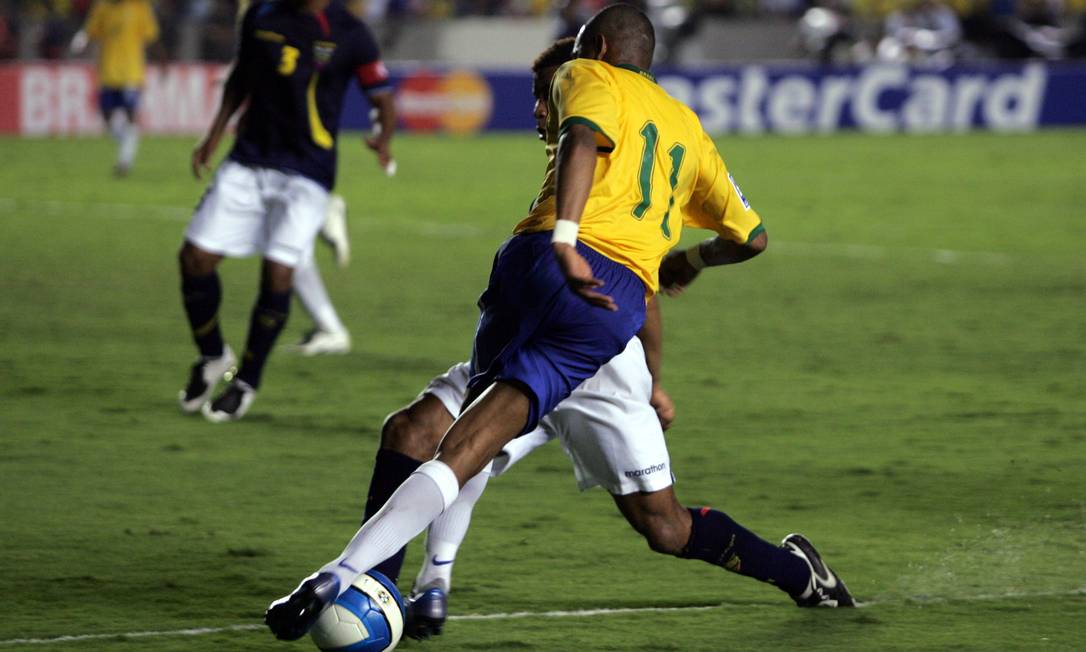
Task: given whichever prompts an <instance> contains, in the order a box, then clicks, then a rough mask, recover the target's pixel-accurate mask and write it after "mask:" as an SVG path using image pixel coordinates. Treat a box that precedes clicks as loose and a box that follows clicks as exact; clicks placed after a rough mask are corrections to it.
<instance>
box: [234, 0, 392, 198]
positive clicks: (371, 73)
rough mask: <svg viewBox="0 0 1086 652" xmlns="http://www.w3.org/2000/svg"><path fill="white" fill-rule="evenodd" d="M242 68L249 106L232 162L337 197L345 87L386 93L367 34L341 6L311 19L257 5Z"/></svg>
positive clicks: (285, 6) (244, 38)
mask: <svg viewBox="0 0 1086 652" xmlns="http://www.w3.org/2000/svg"><path fill="white" fill-rule="evenodd" d="M236 65H237V66H238V72H239V74H240V75H241V79H242V83H243V84H244V86H245V89H246V92H247V94H248V98H249V104H248V108H247V109H246V110H245V114H244V115H243V116H242V118H241V120H240V122H239V125H238V135H237V140H236V141H235V142H234V149H233V151H232V152H231V153H230V158H232V159H233V160H235V161H238V162H239V163H244V164H247V165H256V166H261V167H269V168H275V169H279V170H287V171H291V172H296V173H298V174H301V175H303V176H306V177H308V178H310V179H313V180H314V181H316V182H317V183H320V184H321V185H323V186H324V187H326V188H328V189H331V188H332V186H333V185H334V184H335V180H336V132H337V131H338V130H339V114H340V111H341V110H342V108H343V94H344V93H345V92H347V84H348V83H350V81H351V80H352V79H358V82H359V84H360V85H361V86H362V89H363V90H364V91H366V92H374V91H378V90H381V89H382V88H384V87H387V85H388V72H387V70H385V67H384V64H382V63H381V55H380V52H379V51H378V48H377V43H376V41H375V40H374V38H373V34H372V33H371V32H370V30H369V28H367V27H366V25H365V24H363V23H362V21H360V20H358V19H357V18H355V17H354V16H353V15H351V14H350V13H349V12H348V11H347V10H346V9H344V8H343V7H342V6H340V5H339V4H338V3H332V4H329V6H328V7H327V8H326V9H325V10H324V11H323V12H321V13H320V14H313V13H309V12H306V11H303V10H299V9H296V8H294V7H293V6H291V4H290V3H288V2H285V1H284V0H266V1H264V2H257V3H255V4H254V5H253V6H252V7H250V8H249V10H248V11H247V12H246V13H245V17H244V18H243V19H242V23H241V33H240V38H239V44H238V54H237V62H236Z"/></svg>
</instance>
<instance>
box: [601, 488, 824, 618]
mask: <svg viewBox="0 0 1086 652" xmlns="http://www.w3.org/2000/svg"><path fill="white" fill-rule="evenodd" d="M612 497H613V498H614V500H615V505H617V506H618V509H619V511H620V512H621V513H622V515H623V516H625V517H626V520H627V521H628V522H629V523H630V525H631V526H633V528H634V530H636V531H637V532H638V533H640V534H641V535H642V536H644V537H645V540H646V541H647V542H648V545H649V548H651V549H652V550H654V551H655V552H659V553H662V554H665V555H673V556H675V557H681V558H683V559H700V560H702V561H705V562H708V563H710V564H714V565H716V566H720V567H721V568H724V569H726V570H729V571H732V572H733V573H738V574H740V575H745V576H747V577H752V578H754V579H756V580H760V581H762V582H767V583H769V584H773V585H774V586H776V587H777V588H779V589H781V590H782V591H784V592H785V593H787V594H788V595H790V596H792V597H793V598H795V599H797V602H799V601H800V597H801V596H803V594H804V593H805V592H806V591H807V590H808V588H809V586H808V585H809V582H810V579H811V574H812V573H811V569H810V567H809V566H808V564H807V562H806V561H805V560H804V559H803V558H801V557H799V556H796V555H795V554H793V553H792V551H791V549H789V548H786V547H783V546H775V545H773V544H771V543H769V542H768V541H766V540H764V539H762V538H761V537H759V536H758V535H756V534H754V533H753V532H751V531H750V530H748V529H746V528H744V527H743V526H742V525H740V524H739V523H736V522H735V521H734V520H733V519H732V518H731V517H730V516H728V515H727V514H725V513H724V512H721V511H718V510H715V509H712V508H709V507H692V508H687V507H683V506H682V504H680V503H679V501H678V499H676V497H675V492H674V490H673V488H672V487H667V488H666V489H660V490H657V491H653V492H635V493H630V494H626V495H613V494H612Z"/></svg>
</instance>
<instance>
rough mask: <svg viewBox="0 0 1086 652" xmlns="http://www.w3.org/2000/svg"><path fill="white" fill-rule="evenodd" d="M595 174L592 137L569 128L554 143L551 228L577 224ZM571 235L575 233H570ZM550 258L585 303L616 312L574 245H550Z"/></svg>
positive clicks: (580, 129)
mask: <svg viewBox="0 0 1086 652" xmlns="http://www.w3.org/2000/svg"><path fill="white" fill-rule="evenodd" d="M595 172H596V135H595V133H594V132H593V131H592V130H591V129H589V128H588V127H586V126H584V125H572V126H571V127H570V128H569V129H567V130H566V132H565V133H564V134H562V138H561V139H560V140H559V141H558V163H557V176H556V179H555V188H556V193H555V201H556V205H557V222H558V224H557V225H556V227H555V229H556V232H557V231H558V229H560V228H562V226H563V225H562V223H563V222H565V223H566V224H569V223H572V224H574V225H579V224H580V222H581V214H582V213H583V212H584V207H585V204H586V203H587V202H588V193H589V191H591V190H592V179H593V175H594V174H595ZM574 236H575V234H574ZM554 255H555V257H556V258H557V259H558V265H559V267H560V268H561V269H562V274H563V275H565V277H566V281H567V282H568V283H569V286H570V287H571V288H572V289H573V291H574V292H576V293H577V294H578V295H579V296H580V297H581V298H582V299H584V300H585V301H587V302H588V303H590V304H592V305H594V306H598V307H600V308H606V309H607V310H618V306H616V305H615V302H614V300H613V299H612V298H611V297H609V296H607V295H606V294H603V293H601V292H596V291H595V288H598V287H600V286H601V285H603V282H602V281H600V280H599V279H597V278H595V276H593V274H592V268H591V267H590V266H589V264H588V261H586V260H585V259H584V258H583V257H582V256H581V255H580V254H579V253H577V248H576V246H575V237H574V243H570V242H559V241H557V239H556V241H555V243H554Z"/></svg>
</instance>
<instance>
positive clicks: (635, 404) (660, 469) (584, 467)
mask: <svg viewBox="0 0 1086 652" xmlns="http://www.w3.org/2000/svg"><path fill="white" fill-rule="evenodd" d="M469 378H470V372H469V368H468V364H467V363H466V362H462V363H460V364H456V365H453V366H452V367H451V368H450V369H449V370H448V371H447V372H446V373H444V374H442V375H440V376H438V377H437V378H434V379H433V380H431V381H430V384H429V385H427V386H426V389H424V390H423V391H422V394H430V395H431V396H433V397H434V398H437V399H438V400H440V401H441V402H442V404H443V405H444V406H445V409H447V410H448V411H449V413H450V414H453V415H457V414H459V413H460V406H461V404H462V403H463V402H464V396H465V394H466V393H467V386H468V379H469ZM422 394H420V396H421V395H422ZM651 396H652V376H651V375H650V374H649V370H648V366H647V365H646V364H645V352H644V349H643V348H642V346H641V340H639V339H637V338H636V337H635V338H633V339H631V340H630V342H629V344H627V345H626V350H624V351H623V352H622V353H620V354H618V355H617V356H615V357H614V358H612V359H611V361H610V362H608V363H607V364H605V365H604V366H603V367H600V370H599V371H598V372H597V373H596V375H595V376H593V377H592V378H589V379H588V380H586V381H585V382H584V383H582V384H581V386H580V387H578V388H577V389H575V390H574V391H573V393H572V394H571V395H570V396H569V398H567V399H566V400H564V401H562V402H561V403H559V404H558V407H556V408H555V409H554V411H553V412H551V413H550V414H548V415H546V416H545V417H543V420H542V421H541V422H540V424H539V428H536V429H535V430H533V431H532V432H529V433H527V434H525V435H522V436H520V437H517V438H516V439H514V440H513V441H511V442H509V443H508V444H506V446H505V448H503V449H502V452H501V453H500V454H499V455H498V456H497V457H495V458H494V461H493V462H492V464H491V466H490V467H488V469H487V470H488V471H489V472H490V474H491V475H500V474H502V473H504V472H505V471H506V470H508V469H509V467H511V466H513V465H514V464H516V463H517V462H518V461H520V460H521V459H523V458H524V457H525V456H527V455H528V453H530V452H532V451H533V450H535V449H536V448H539V447H540V446H542V445H543V444H546V443H547V442H548V441H550V440H552V439H555V438H557V439H558V440H559V441H560V442H561V444H562V448H563V450H565V452H566V454H567V455H568V456H569V458H570V460H572V462H573V472H574V475H575V476H576V478H577V485H578V486H579V487H580V488H581V490H582V491H583V490H585V489H589V488H591V487H594V486H597V485H599V486H601V487H603V488H604V489H605V490H607V491H608V492H609V493H612V494H615V495H625V494H630V493H634V492H635V491H659V490H660V489H664V488H666V487H669V486H671V483H672V475H671V460H670V457H669V456H668V452H667V444H666V442H665V441H664V432H663V429H662V428H661V427H660V420H659V419H658V418H657V417H656V411H655V410H654V409H653V408H652V406H651V405H650V404H649V399H650V398H651Z"/></svg>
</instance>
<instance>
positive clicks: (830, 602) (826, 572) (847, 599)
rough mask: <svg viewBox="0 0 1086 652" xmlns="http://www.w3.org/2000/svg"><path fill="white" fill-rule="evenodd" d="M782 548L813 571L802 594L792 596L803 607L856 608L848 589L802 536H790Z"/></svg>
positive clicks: (785, 539)
mask: <svg viewBox="0 0 1086 652" xmlns="http://www.w3.org/2000/svg"><path fill="white" fill-rule="evenodd" d="M781 547H782V548H784V549H785V550H787V551H788V552H790V553H792V554H793V555H795V556H797V557H799V558H800V559H802V560H803V561H805V562H806V563H807V567H808V568H810V569H811V579H810V580H809V581H808V582H807V588H806V589H804V590H803V592H802V593H799V594H796V595H793V596H792V599H793V600H795V601H796V604H797V605H799V606H801V607H855V606H856V601H855V600H853V599H852V594H851V593H849V591H848V587H846V586H845V583H844V582H842V581H841V578H839V577H837V574H836V573H834V572H833V569H831V568H830V567H829V566H827V565H826V563H825V562H823V561H822V556H821V555H819V554H818V551H817V550H815V548H814V546H812V545H811V542H810V541H808V540H807V538H806V537H804V536H803V535H802V534H789V535H788V536H786V537H784V541H781Z"/></svg>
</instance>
